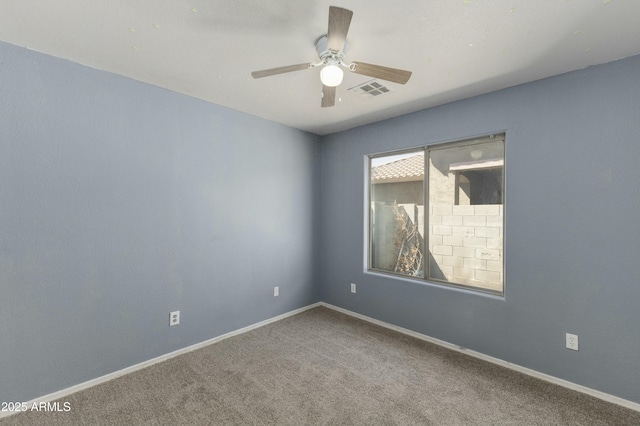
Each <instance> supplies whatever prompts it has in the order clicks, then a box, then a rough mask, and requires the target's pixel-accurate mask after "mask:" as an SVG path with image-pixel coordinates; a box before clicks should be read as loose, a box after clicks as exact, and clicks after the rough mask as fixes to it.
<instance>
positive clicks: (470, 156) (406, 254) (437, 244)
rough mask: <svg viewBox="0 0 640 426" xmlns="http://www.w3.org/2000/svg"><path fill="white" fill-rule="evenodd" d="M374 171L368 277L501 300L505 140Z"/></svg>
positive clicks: (465, 145) (431, 151)
mask: <svg viewBox="0 0 640 426" xmlns="http://www.w3.org/2000/svg"><path fill="white" fill-rule="evenodd" d="M425 160H426V165H425ZM369 164H370V167H369V172H370V173H369V182H370V190H369V198H370V199H369V205H370V207H369V209H370V211H369V269H370V270H374V271H381V272H386V273H392V274H398V275H404V276H410V277H416V278H421V279H427V280H429V281H436V282H441V283H446V284H451V285H456V286H464V287H470V288H474V289H478V290H481V291H486V292H491V293H499V294H502V292H503V287H504V267H503V257H504V248H503V241H504V236H503V223H504V209H503V197H504V195H503V193H504V191H503V188H504V173H503V169H504V135H498V136H496V135H492V136H488V137H486V138H481V139H474V140H467V141H461V142H456V143H447V144H441V145H434V146H428V147H424V148H420V149H416V150H412V151H404V152H395V153H389V154H384V155H375V156H370V159H369ZM425 172H426V173H425ZM425 200H426V203H425Z"/></svg>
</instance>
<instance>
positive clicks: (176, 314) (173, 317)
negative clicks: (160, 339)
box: [169, 311, 180, 327]
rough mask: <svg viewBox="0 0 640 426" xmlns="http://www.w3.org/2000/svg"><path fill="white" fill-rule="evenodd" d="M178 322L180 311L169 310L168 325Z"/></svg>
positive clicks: (171, 325)
mask: <svg viewBox="0 0 640 426" xmlns="http://www.w3.org/2000/svg"><path fill="white" fill-rule="evenodd" d="M178 324H180V311H173V312H169V327H173V326H174V325H178Z"/></svg>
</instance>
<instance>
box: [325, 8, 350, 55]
mask: <svg viewBox="0 0 640 426" xmlns="http://www.w3.org/2000/svg"><path fill="white" fill-rule="evenodd" d="M352 16H353V12H352V11H350V10H348V9H343V8H341V7H336V6H329V31H328V32H327V50H335V51H341V50H342V49H343V48H344V43H345V41H347V32H349V25H351V17H352Z"/></svg>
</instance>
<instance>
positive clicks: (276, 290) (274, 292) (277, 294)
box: [273, 287, 280, 297]
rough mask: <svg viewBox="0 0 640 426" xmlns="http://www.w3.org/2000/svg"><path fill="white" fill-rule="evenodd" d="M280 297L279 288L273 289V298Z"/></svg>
mask: <svg viewBox="0 0 640 426" xmlns="http://www.w3.org/2000/svg"><path fill="white" fill-rule="evenodd" d="M278 296H280V287H274V288H273V297H278Z"/></svg>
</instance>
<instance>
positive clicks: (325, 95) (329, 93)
mask: <svg viewBox="0 0 640 426" xmlns="http://www.w3.org/2000/svg"><path fill="white" fill-rule="evenodd" d="M335 104H336V88H335V87H329V86H325V85H324V84H323V85H322V103H321V104H320V105H321V106H322V107H323V108H325V107H332V106H334V105H335Z"/></svg>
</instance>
